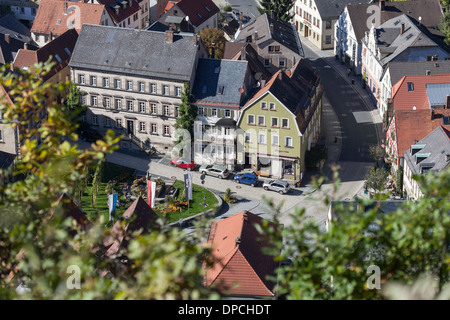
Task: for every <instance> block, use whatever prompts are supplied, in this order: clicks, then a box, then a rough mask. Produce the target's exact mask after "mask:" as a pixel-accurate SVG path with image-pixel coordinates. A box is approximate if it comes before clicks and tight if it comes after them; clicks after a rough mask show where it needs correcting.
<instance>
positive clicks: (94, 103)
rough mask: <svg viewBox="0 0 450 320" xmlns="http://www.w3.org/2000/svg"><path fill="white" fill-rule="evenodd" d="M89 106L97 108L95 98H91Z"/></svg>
mask: <svg viewBox="0 0 450 320" xmlns="http://www.w3.org/2000/svg"><path fill="white" fill-rule="evenodd" d="M91 106H93V107H97V96H91Z"/></svg>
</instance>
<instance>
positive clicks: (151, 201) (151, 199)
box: [147, 180, 156, 208]
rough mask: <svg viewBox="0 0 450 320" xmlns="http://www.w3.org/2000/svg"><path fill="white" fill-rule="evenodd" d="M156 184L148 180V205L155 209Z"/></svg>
mask: <svg viewBox="0 0 450 320" xmlns="http://www.w3.org/2000/svg"><path fill="white" fill-rule="evenodd" d="M155 193H156V182H154V181H151V180H147V204H148V205H149V206H150V208H154V207H155Z"/></svg>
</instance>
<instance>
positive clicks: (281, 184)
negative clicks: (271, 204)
mask: <svg viewBox="0 0 450 320" xmlns="http://www.w3.org/2000/svg"><path fill="white" fill-rule="evenodd" d="M263 188H264V190H272V191H276V192H278V193H280V194H284V193H287V192H288V191H289V190H290V187H289V183H287V182H286V181H283V180H267V181H264V183H263Z"/></svg>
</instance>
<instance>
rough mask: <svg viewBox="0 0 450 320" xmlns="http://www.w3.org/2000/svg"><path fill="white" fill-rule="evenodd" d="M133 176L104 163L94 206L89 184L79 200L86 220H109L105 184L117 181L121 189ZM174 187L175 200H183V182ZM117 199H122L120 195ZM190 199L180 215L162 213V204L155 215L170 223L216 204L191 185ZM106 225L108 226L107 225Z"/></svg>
mask: <svg viewBox="0 0 450 320" xmlns="http://www.w3.org/2000/svg"><path fill="white" fill-rule="evenodd" d="M134 174H135V170H134V169H130V168H126V167H123V166H119V165H115V164H112V163H109V162H106V163H105V165H104V169H103V176H102V180H101V185H100V188H99V192H98V196H97V201H96V204H95V206H94V205H93V204H92V190H91V187H92V185H91V183H89V184H88V186H87V188H86V189H85V191H84V195H83V197H82V199H81V206H82V210H83V211H84V212H85V213H86V215H87V217H88V219H89V220H91V221H94V220H97V219H98V218H99V216H101V215H103V217H104V219H105V220H104V221H106V222H107V221H108V220H109V209H108V195H107V194H106V193H105V187H106V184H107V183H108V181H110V180H111V179H115V180H118V181H119V183H120V189H121V187H122V186H123V183H125V182H127V183H128V184H132V183H133V178H134ZM174 187H175V188H178V189H179V192H178V197H177V198H178V199H180V200H184V195H183V192H184V183H183V181H176V182H175V184H174ZM119 198H122V197H121V195H120V194H119ZM192 198H193V199H192V200H190V201H189V210H188V209H187V207H186V208H183V209H182V211H181V213H180V211H176V212H169V213H164V212H163V210H164V209H165V206H166V204H165V203H164V204H158V205H156V208H155V213H157V214H158V215H166V217H167V220H168V222H169V223H171V222H175V221H178V220H180V218H183V219H185V218H187V217H190V216H193V215H195V214H197V213H200V212H204V211H206V210H209V209H211V208H214V207H215V206H216V205H217V203H218V201H217V199H216V197H215V196H214V194H213V193H211V192H210V191H208V190H207V189H205V188H203V187H201V186H198V185H195V184H194V185H193V190H192ZM204 199H206V203H207V204H208V206H206V207H204V206H203V205H201V203H202V202H204ZM131 203H132V202H128V203H123V202H122V205H119V206H118V207H117V209H116V217H117V216H121V215H122V214H123V213H124V212H125V211H126V209H127V208H128V207H129V206H130V205H131ZM107 225H108V226H109V224H107Z"/></svg>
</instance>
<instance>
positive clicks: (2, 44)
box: [0, 20, 37, 66]
mask: <svg viewBox="0 0 450 320" xmlns="http://www.w3.org/2000/svg"><path fill="white" fill-rule="evenodd" d="M7 21H9V20H7ZM4 22H5V21H4ZM11 27H12V28H14V29H16V27H15V26H14V25H12V26H11ZM8 39H9V40H8ZM28 43H30V45H29V48H30V49H37V47H35V46H33V45H31V43H33V41H32V39H31V38H30V37H29V36H28V35H27V34H21V33H18V32H17V31H16V30H11V29H9V27H8V28H7V27H3V26H0V66H1V65H3V64H6V63H9V62H12V61H13V60H14V58H15V57H16V54H17V52H18V51H19V50H20V49H23V48H24V46H25V44H28Z"/></svg>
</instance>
